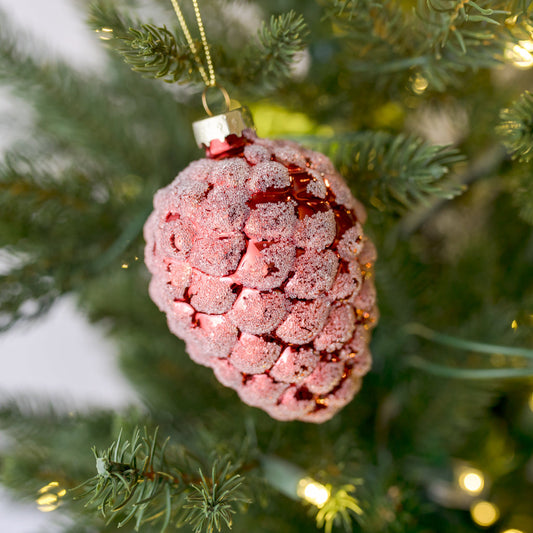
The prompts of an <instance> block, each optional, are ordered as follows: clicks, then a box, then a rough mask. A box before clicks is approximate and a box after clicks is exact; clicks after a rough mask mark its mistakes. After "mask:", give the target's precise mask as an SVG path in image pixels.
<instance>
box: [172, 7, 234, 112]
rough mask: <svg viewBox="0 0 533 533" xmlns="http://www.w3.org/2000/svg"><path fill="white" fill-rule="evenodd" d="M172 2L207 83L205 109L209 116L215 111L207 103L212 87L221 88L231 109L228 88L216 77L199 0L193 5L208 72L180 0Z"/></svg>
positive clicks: (226, 103)
mask: <svg viewBox="0 0 533 533" xmlns="http://www.w3.org/2000/svg"><path fill="white" fill-rule="evenodd" d="M170 1H171V2H172V6H173V7H174V11H175V12H176V15H177V17H178V20H179V23H180V26H181V29H182V31H183V34H184V35H185V39H186V40H187V44H188V45H189V49H190V51H191V53H192V55H193V57H194V61H195V62H196V64H197V65H198V71H199V72H200V76H201V77H202V80H203V81H204V83H205V89H204V92H203V94H202V103H203V105H204V109H205V111H206V113H207V114H208V115H209V116H212V115H213V112H212V111H211V109H210V108H209V105H208V103H207V90H208V89H209V88H211V87H216V88H217V89H219V90H220V92H221V93H222V96H223V97H224V102H225V105H226V108H227V109H226V110H227V111H229V109H230V98H229V96H228V93H227V91H226V89H224V88H223V87H221V86H220V85H218V83H217V81H216V77H215V69H214V67H213V60H212V59H211V53H210V51H209V46H208V44H207V38H206V35H205V28H204V23H203V22H202V16H201V14H200V7H199V6H198V0H192V5H193V7H194V14H195V16H196V23H197V25H198V31H199V32H200V39H201V41H202V48H203V49H204V54H205V62H206V63H207V72H206V71H205V67H204V65H203V63H202V59H201V57H200V54H199V52H198V49H197V48H196V45H195V44H194V41H193V39H192V37H191V32H190V31H189V28H188V26H187V22H186V21H185V17H184V16H183V12H182V10H181V8H180V6H179V4H178V0H170Z"/></svg>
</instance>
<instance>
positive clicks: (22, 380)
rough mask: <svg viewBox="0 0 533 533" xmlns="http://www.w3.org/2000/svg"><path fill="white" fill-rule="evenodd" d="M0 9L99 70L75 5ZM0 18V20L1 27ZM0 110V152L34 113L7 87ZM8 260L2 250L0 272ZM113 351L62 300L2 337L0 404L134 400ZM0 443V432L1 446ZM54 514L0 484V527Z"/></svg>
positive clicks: (17, 529) (1, 4)
mask: <svg viewBox="0 0 533 533" xmlns="http://www.w3.org/2000/svg"><path fill="white" fill-rule="evenodd" d="M0 10H1V11H2V12H3V13H4V14H5V15H6V16H7V17H8V24H10V25H12V26H13V28H17V31H20V32H23V33H24V34H25V35H26V38H25V40H26V45H27V47H28V48H30V49H31V50H32V53H34V54H35V55H37V56H40V57H41V58H43V59H45V58H46V57H54V56H57V57H62V58H64V59H65V60H67V61H68V62H70V63H71V64H73V65H77V67H78V68H83V69H90V70H92V71H93V72H94V75H96V76H97V75H98V73H99V72H101V68H102V64H103V62H104V61H105V57H104V53H103V51H102V49H101V45H100V41H99V39H98V38H97V37H96V36H95V35H94V32H91V31H90V30H89V29H88V28H87V26H86V24H85V23H84V17H85V16H86V15H85V14H84V13H82V12H81V11H80V10H78V9H76V4H75V3H73V2H71V1H69V0H49V1H47V2H42V1H40V0H17V1H13V0H0ZM0 16H2V14H0ZM6 22H7V19H4V20H2V21H0V28H1V27H3V26H4V24H6ZM0 31H1V30H0ZM0 115H1V116H2V120H0V151H4V150H5V149H6V148H8V147H9V146H11V145H12V143H13V142H15V141H18V140H21V139H24V136H25V135H28V132H29V131H30V127H31V121H32V116H31V110H30V109H29V107H28V106H27V105H26V104H25V103H24V102H23V101H22V100H20V99H17V98H15V97H14V96H13V95H12V94H9V93H8V92H7V91H2V92H0ZM7 263H8V259H7V258H6V257H2V256H1V255H0V271H2V269H5V268H6V266H7ZM114 350H115V348H114V345H113V344H112V343H111V342H110V341H109V340H108V339H105V338H104V336H103V333H102V332H101V331H100V330H98V328H95V327H94V326H92V325H90V324H89V323H88V321H87V320H86V319H85V317H84V316H83V315H82V314H81V313H80V311H79V310H78V309H77V308H76V306H75V304H74V302H73V300H72V299H71V298H69V297H66V298H63V299H61V300H60V301H59V302H57V303H56V304H55V305H54V307H53V308H52V310H51V311H50V313H49V314H47V315H45V316H44V317H43V318H41V319H39V320H38V321H37V322H35V323H30V324H19V325H18V326H17V327H15V328H13V329H11V330H10V331H9V332H7V333H4V334H2V335H0V358H1V368H2V370H1V371H0V402H5V401H6V400H9V399H10V398H12V397H19V398H20V397H24V396H25V395H29V396H31V397H32V398H35V397H39V396H42V398H43V400H44V401H49V400H53V401H54V404H55V405H57V406H58V408H59V409H67V410H81V411H83V410H86V409H88V408H90V407H109V408H118V407H123V406H125V405H130V404H131V403H134V402H136V401H137V400H136V395H135V392H134V390H133V389H132V388H131V386H130V385H129V383H128V382H127V381H126V380H125V378H124V377H123V375H122V374H121V373H120V372H119V370H118V368H117V366H116V365H115V364H114V363H115V358H114V356H115V353H114ZM4 438H5V437H4ZM2 442H3V441H2V433H1V432H0V447H1V446H2ZM39 507H41V509H39ZM52 515H53V519H52ZM58 519H61V517H58V516H57V513H51V514H50V513H47V512H46V508H44V509H43V508H42V506H39V504H38V502H37V501H35V502H32V503H27V502H25V503H21V502H18V501H14V500H13V498H12V497H9V496H8V494H7V493H6V491H5V490H4V489H3V488H1V487H0V531H1V532H2V533H4V532H5V533H37V532H46V531H49V532H51V533H52V532H54V531H57V526H55V525H54V524H55V522H54V521H55V520H58ZM63 519H64V518H63Z"/></svg>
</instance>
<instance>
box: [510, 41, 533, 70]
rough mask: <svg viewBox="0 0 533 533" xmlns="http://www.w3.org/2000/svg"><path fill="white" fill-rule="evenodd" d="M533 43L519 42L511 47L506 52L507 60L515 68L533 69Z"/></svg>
mask: <svg viewBox="0 0 533 533" xmlns="http://www.w3.org/2000/svg"><path fill="white" fill-rule="evenodd" d="M532 52H533V41H519V44H515V45H512V44H511V45H509V46H508V47H507V49H506V50H505V58H506V59H507V60H508V61H510V62H511V63H512V64H513V65H514V66H515V67H518V68H520V69H528V68H531V67H533V54H532Z"/></svg>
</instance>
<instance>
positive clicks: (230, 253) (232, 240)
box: [189, 234, 246, 276]
mask: <svg viewBox="0 0 533 533" xmlns="http://www.w3.org/2000/svg"><path fill="white" fill-rule="evenodd" d="M245 246H246V242H245V240H244V238H243V236H242V235H240V234H233V235H223V236H220V237H219V236H216V235H210V236H209V237H202V236H201V234H200V235H198V237H197V240H196V241H195V242H194V244H193V246H192V249H191V253H190V257H189V260H190V262H191V265H192V266H193V267H196V268H197V269H198V270H201V271H202V272H204V273H205V274H210V275H212V276H226V275H227V274H229V273H231V272H233V271H234V270H235V269H236V268H237V265H238V264H239V261H240V258H241V253H242V251H243V250H244V247H245Z"/></svg>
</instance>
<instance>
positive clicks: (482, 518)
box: [470, 501, 500, 527]
mask: <svg viewBox="0 0 533 533" xmlns="http://www.w3.org/2000/svg"><path fill="white" fill-rule="evenodd" d="M470 515H471V516H472V520H473V521H474V522H475V523H476V524H477V525H479V526H483V527H489V526H491V525H492V524H494V522H496V521H497V520H498V518H499V517H500V511H499V509H498V507H496V506H495V505H494V504H493V503H490V502H485V501H477V502H475V503H474V504H473V505H472V507H470Z"/></svg>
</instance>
